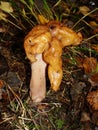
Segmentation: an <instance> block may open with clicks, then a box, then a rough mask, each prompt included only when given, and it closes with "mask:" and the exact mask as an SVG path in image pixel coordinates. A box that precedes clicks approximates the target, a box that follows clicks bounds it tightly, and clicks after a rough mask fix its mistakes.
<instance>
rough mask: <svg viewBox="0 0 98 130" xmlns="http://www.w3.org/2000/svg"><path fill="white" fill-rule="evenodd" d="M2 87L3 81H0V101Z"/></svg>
mask: <svg viewBox="0 0 98 130" xmlns="http://www.w3.org/2000/svg"><path fill="white" fill-rule="evenodd" d="M2 87H3V81H2V80H0V99H2Z"/></svg>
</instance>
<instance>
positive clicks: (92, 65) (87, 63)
mask: <svg viewBox="0 0 98 130" xmlns="http://www.w3.org/2000/svg"><path fill="white" fill-rule="evenodd" d="M83 68H84V71H85V73H87V74H89V73H92V72H95V70H96V68H97V60H96V59H95V58H94V57H90V58H89V57H86V58H85V59H84V61H83Z"/></svg>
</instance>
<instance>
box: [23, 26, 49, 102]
mask: <svg viewBox="0 0 98 130" xmlns="http://www.w3.org/2000/svg"><path fill="white" fill-rule="evenodd" d="M50 40H51V34H50V32H49V31H48V29H47V27H46V26H43V25H38V26H36V27H35V28H33V29H32V30H31V31H30V32H29V34H28V35H27V36H26V37H25V41H24V48H25V52H26V55H27V57H28V59H29V60H30V62H31V81H30V96H31V99H32V100H33V102H40V101H42V100H43V99H44V98H45V94H46V79H45V77H46V76H45V71H46V63H45V62H44V60H43V56H42V53H43V52H44V51H45V50H46V49H47V48H48V46H49V44H48V42H49V41H50Z"/></svg>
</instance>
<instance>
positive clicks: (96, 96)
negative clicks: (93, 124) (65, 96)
mask: <svg viewBox="0 0 98 130" xmlns="http://www.w3.org/2000/svg"><path fill="white" fill-rule="evenodd" d="M87 101H88V103H89V104H90V106H91V107H92V109H93V110H97V111H98V90H96V91H92V92H89V94H88V95H87Z"/></svg>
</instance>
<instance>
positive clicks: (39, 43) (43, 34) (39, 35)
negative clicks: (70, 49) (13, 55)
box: [24, 25, 51, 62]
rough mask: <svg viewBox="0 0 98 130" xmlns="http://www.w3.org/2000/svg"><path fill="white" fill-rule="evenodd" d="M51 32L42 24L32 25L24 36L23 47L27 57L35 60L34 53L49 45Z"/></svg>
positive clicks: (32, 60)
mask: <svg viewBox="0 0 98 130" xmlns="http://www.w3.org/2000/svg"><path fill="white" fill-rule="evenodd" d="M50 40H51V34H50V32H49V30H48V28H47V27H46V26H44V25H38V26H36V27H34V28H33V29H32V30H31V31H30V32H29V33H28V35H27V36H26V37H25V41H24V48H25V52H26V55H27V57H28V59H29V60H30V61H31V62H34V61H36V58H35V55H36V54H41V53H43V52H44V51H45V50H46V49H47V48H48V47H49V41H50Z"/></svg>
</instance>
